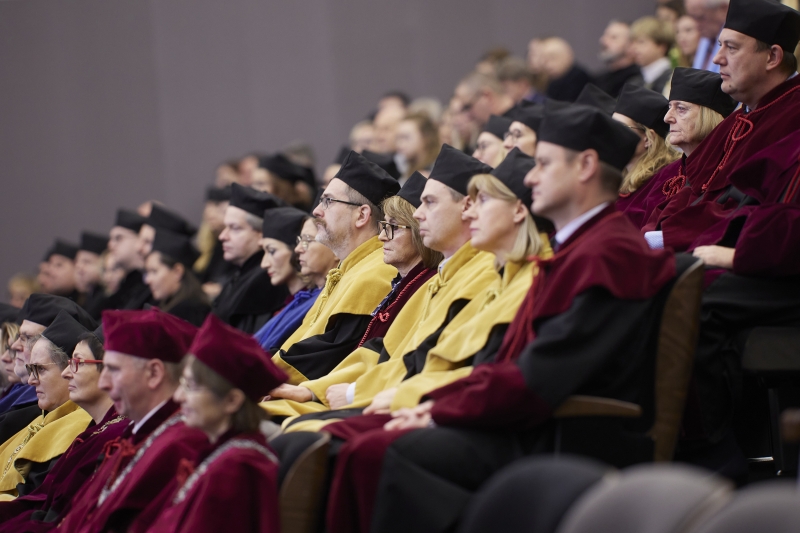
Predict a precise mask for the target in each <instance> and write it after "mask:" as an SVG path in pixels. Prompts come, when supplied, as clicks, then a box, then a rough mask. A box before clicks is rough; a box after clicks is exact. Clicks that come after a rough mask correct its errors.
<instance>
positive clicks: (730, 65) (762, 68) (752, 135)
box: [642, 0, 800, 266]
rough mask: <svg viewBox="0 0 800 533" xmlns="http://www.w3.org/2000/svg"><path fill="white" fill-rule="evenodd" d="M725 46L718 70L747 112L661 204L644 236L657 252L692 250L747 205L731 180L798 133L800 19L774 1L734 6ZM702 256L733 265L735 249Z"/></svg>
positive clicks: (709, 140)
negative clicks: (749, 163) (751, 160)
mask: <svg viewBox="0 0 800 533" xmlns="http://www.w3.org/2000/svg"><path fill="white" fill-rule="evenodd" d="M719 40H720V43H721V47H720V50H719V52H718V53H717V55H716V56H715V57H714V63H716V64H718V65H720V76H721V77H722V90H723V92H725V93H727V94H729V95H730V96H731V97H732V98H733V99H734V100H736V101H738V102H741V103H742V107H741V108H740V109H739V110H737V111H736V112H734V113H732V114H731V115H730V116H729V117H728V118H727V119H725V120H724V121H723V122H722V123H721V124H720V125H719V126H717V128H716V129H714V131H713V132H712V133H711V134H710V135H709V136H708V137H706V138H705V140H704V141H703V142H702V143H700V145H699V146H698V147H697V149H696V150H695V151H694V152H692V154H691V155H690V156H689V157H687V158H686V165H685V175H686V180H685V186H684V187H683V189H681V190H680V191H679V192H678V193H677V194H675V195H674V196H672V197H671V198H670V199H669V200H667V201H666V202H664V203H662V204H661V205H659V206H658V208H656V209H655V210H654V211H653V213H652V215H651V216H650V219H649V220H648V222H647V224H646V225H645V226H644V228H643V229H642V231H643V232H645V234H646V237H647V238H648V240H649V241H650V242H652V243H655V244H654V245H655V246H657V245H658V243H659V242H660V243H662V245H663V246H664V247H671V248H673V249H674V250H675V251H686V250H687V249H688V248H689V247H690V246H691V245H692V243H693V242H694V241H695V240H696V239H697V238H698V237H699V235H700V234H702V233H703V232H705V231H706V230H707V229H708V228H710V227H711V226H713V225H714V224H716V223H717V222H719V221H720V220H722V219H724V218H726V217H727V216H728V215H729V214H730V212H731V211H732V210H734V209H736V208H737V207H738V206H739V205H740V204H741V203H742V202H743V201H745V194H744V193H743V192H742V190H741V189H740V188H739V186H738V185H736V184H734V183H732V181H731V175H732V174H733V173H734V172H735V171H736V169H737V168H739V167H740V166H741V165H742V164H744V163H745V162H746V161H747V160H748V159H749V158H750V157H752V156H753V155H755V154H756V153H758V152H759V151H761V150H763V149H765V148H768V147H770V146H772V145H773V144H775V143H776V142H778V141H780V140H781V139H783V138H784V137H786V136H787V135H789V134H791V133H794V132H795V131H796V130H797V120H798V117H800V77H798V76H797V75H796V71H797V60H796V58H795V57H794V55H793V51H794V49H795V47H796V46H797V43H798V40H800V13H798V12H797V11H795V10H794V9H792V8H790V7H788V6H785V5H782V4H779V3H777V2H774V1H772V0H732V1H731V3H730V6H729V8H728V18H727V20H726V22H725V27H724V28H723V30H722V33H721V34H720V39H719ZM757 179H758V181H765V180H767V179H769V176H768V175H766V176H762V177H760V178H757ZM757 185H758V184H756V186H757ZM650 232H654V233H650ZM699 253H700V254H703V255H701V257H702V258H703V260H705V261H706V262H707V263H712V264H718V263H720V262H723V263H724V264H727V262H730V256H731V253H730V251H729V250H722V249H719V248H715V249H712V250H704V251H701V252H699ZM712 254H713V255H712ZM724 264H723V265H721V266H724Z"/></svg>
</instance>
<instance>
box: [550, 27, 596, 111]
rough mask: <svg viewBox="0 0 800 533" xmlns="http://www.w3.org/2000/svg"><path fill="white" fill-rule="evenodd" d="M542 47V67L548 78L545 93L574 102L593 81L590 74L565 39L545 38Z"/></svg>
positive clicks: (554, 98)
mask: <svg viewBox="0 0 800 533" xmlns="http://www.w3.org/2000/svg"><path fill="white" fill-rule="evenodd" d="M541 47H542V50H541V54H542V69H543V70H544V73H545V74H546V75H547V79H548V83H547V90H546V91H545V94H546V95H547V97H548V98H552V99H553V100H562V101H564V102H574V101H575V99H576V98H577V97H578V95H579V94H580V93H581V91H582V90H583V87H584V85H586V84H587V83H589V82H590V81H591V78H590V77H589V74H588V73H587V72H586V71H585V70H584V69H583V67H581V66H580V65H578V63H577V62H576V61H575V53H574V52H573V51H572V47H571V46H570V45H569V43H568V42H567V41H565V40H564V39H562V38H560V37H549V38H547V39H543V40H542V44H541Z"/></svg>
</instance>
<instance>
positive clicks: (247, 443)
mask: <svg viewBox="0 0 800 533" xmlns="http://www.w3.org/2000/svg"><path fill="white" fill-rule="evenodd" d="M228 450H254V451H257V452H259V453H260V454H261V455H263V456H264V457H266V458H267V459H269V460H270V461H272V462H273V463H276V464H277V463H278V458H277V457H275V454H273V453H272V452H271V451H269V450H268V449H267V448H265V447H264V446H262V445H260V444H258V443H257V442H253V441H251V440H244V439H232V440H229V441H228V442H226V443H225V444H223V445H222V446H220V447H219V449H218V450H216V451H215V452H214V453H212V454H211V455H209V456H208V457H206V460H205V461H203V462H202V463H200V466H198V467H197V469H196V470H195V471H194V472H192V474H191V475H190V476H189V477H188V478H187V479H186V483H184V484H183V487H181V488H180V490H179V491H178V493H177V494H176V495H175V498H174V499H173V500H172V503H173V504H178V503H181V502H182V501H183V500H185V499H186V495H187V494H189V491H191V490H192V487H194V485H195V484H196V483H197V480H198V479H200V477H201V476H203V475H204V474H205V473H206V471H208V469H209V467H210V466H211V465H212V464H213V463H214V461H216V460H217V459H218V458H219V457H220V456H221V455H222V454H224V453H225V452H227V451H228Z"/></svg>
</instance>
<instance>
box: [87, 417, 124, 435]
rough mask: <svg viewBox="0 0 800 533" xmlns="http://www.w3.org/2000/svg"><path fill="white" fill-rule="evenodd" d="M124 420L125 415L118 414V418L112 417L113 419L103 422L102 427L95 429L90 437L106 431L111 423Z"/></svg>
mask: <svg viewBox="0 0 800 533" xmlns="http://www.w3.org/2000/svg"><path fill="white" fill-rule="evenodd" d="M123 420H125V417H124V416H122V415H117V417H116V418H112V419H111V420H109V421H108V422H106V423H105V424H103V425H102V426H101V427H100V429H98V430H97V431H95V432H94V433H92V434H91V435H89V436H90V437H94V436H95V435H99V434H100V433H102V432H104V431H105V430H106V429H108V426H110V425H112V424H116V423H117V422H122V421H123Z"/></svg>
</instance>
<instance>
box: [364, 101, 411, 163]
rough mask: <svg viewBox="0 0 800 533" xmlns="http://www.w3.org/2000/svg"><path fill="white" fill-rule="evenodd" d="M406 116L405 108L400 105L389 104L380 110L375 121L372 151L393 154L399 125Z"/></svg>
mask: <svg viewBox="0 0 800 533" xmlns="http://www.w3.org/2000/svg"><path fill="white" fill-rule="evenodd" d="M405 116H406V110H405V108H402V107H399V106H388V107H384V108H383V109H381V110H380V111H378V113H377V114H376V115H375V120H374V121H373V124H374V126H375V133H374V136H373V139H372V146H371V147H370V151H372V152H376V153H379V154H393V153H394V152H395V137H396V135H397V125H398V124H400V121H401V120H403V118H404V117H405Z"/></svg>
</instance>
